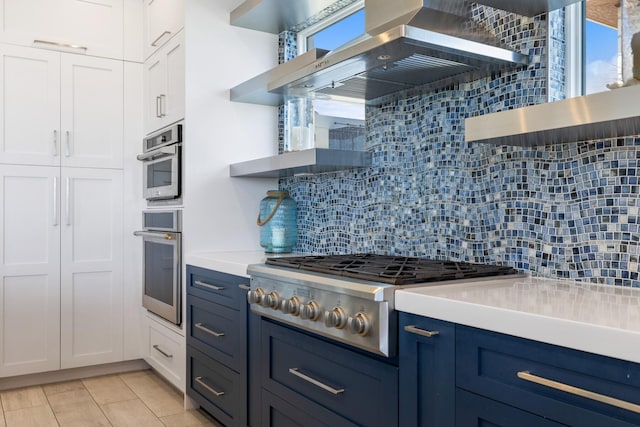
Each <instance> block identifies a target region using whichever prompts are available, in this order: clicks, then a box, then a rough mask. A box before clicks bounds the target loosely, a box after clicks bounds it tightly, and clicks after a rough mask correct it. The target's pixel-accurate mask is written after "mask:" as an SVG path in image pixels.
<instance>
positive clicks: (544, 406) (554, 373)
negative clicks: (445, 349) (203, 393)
mask: <svg viewBox="0 0 640 427" xmlns="http://www.w3.org/2000/svg"><path fill="white" fill-rule="evenodd" d="M549 381H551V382H549ZM456 385H457V386H458V387H460V388H463V389H466V390H468V391H471V392H473V393H477V394H479V395H483V396H486V397H488V398H490V399H494V400H497V401H500V402H504V403H506V404H508V405H511V406H514V407H517V408H520V409H523V410H525V411H528V412H531V413H534V414H539V415H543V416H544V417H546V418H549V419H552V420H555V421H558V422H560V423H562V424H567V425H575V426H581V427H590V426H593V427H602V426H607V427H631V426H636V427H637V426H638V425H640V414H639V413H637V412H633V411H631V410H628V409H622V408H619V407H616V406H615V405H612V404H609V403H603V402H601V401H598V397H597V396H594V395H591V396H590V397H583V396H580V395H579V394H580V391H579V390H576V389H581V390H586V391H589V392H592V393H596V394H598V395H601V396H607V397H611V398H614V399H618V400H619V401H621V402H622V401H624V402H629V403H632V404H635V405H640V365H638V364H636V363H631V362H625V361H622V360H618V359H612V358H608V357H603V356H598V355H594V354H591V353H585V352H581V351H576V350H571V349H567V348H563V347H558V346H553V345H549V344H544V343H540V342H535V341H530V340H525V339H521V338H516V337H512V336H508V335H503V334H498V333H494V332H488V331H482V330H478V329H473V328H468V327H462V326H459V327H457V329H456ZM564 385H567V386H571V387H574V388H572V389H566V390H564V391H563V390H561V389H558V388H562V387H564ZM639 408H640V407H639Z"/></svg>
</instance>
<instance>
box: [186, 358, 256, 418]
mask: <svg viewBox="0 0 640 427" xmlns="http://www.w3.org/2000/svg"><path fill="white" fill-rule="evenodd" d="M187 394H188V395H189V396H190V397H192V398H193V399H194V400H195V401H197V402H198V403H199V404H200V406H202V408H203V409H205V410H206V411H207V412H209V413H210V414H211V415H213V416H214V417H215V418H216V419H218V420H219V421H221V422H222V423H223V424H224V425H225V426H227V427H231V426H238V427H240V426H242V427H245V426H246V425H247V413H246V410H245V403H244V402H246V399H247V386H246V380H245V379H244V378H242V377H241V375H239V374H238V373H237V372H234V371H232V370H231V369H229V368H227V367H226V366H224V365H222V364H221V363H218V362H217V361H215V360H214V359H211V358H209V357H207V356H206V355H204V354H203V353H201V352H199V351H198V350H196V349H194V348H193V347H191V346H187Z"/></svg>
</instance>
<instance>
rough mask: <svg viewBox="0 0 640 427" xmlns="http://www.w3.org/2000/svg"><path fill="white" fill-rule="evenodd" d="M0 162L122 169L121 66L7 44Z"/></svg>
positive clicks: (0, 89) (0, 76)
mask: <svg viewBox="0 0 640 427" xmlns="http://www.w3.org/2000/svg"><path fill="white" fill-rule="evenodd" d="M0 61H1V64H0V82H1V83H2V85H1V86H0V112H1V113H2V114H0V131H1V133H0V163H11V164H30V165H63V166H83V167H97V168H122V164H123V159H122V150H123V142H122V141H123V109H124V101H123V91H122V88H123V64H122V61H117V60H112V59H104V58H95V57H89V56H83V55H73V54H66V53H58V52H51V51H46V50H42V49H34V48H27V47H20V46H9V45H0Z"/></svg>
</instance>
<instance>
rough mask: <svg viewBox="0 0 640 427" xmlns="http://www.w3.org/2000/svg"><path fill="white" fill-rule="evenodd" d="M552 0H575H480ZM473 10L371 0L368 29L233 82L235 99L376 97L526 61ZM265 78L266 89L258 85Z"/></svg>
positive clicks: (433, 2)
mask: <svg viewBox="0 0 640 427" xmlns="http://www.w3.org/2000/svg"><path fill="white" fill-rule="evenodd" d="M295 1H300V0H295ZM550 1H553V2H555V3H554V4H557V3H559V2H561V3H563V5H564V4H568V3H572V2H575V1H577V0H508V1H507V0H479V2H480V3H494V4H495V3H498V4H501V3H505V2H506V3H505V4H509V6H510V8H511V9H513V8H517V7H518V5H520V6H523V7H524V6H527V8H528V9H529V10H531V8H532V5H531V4H533V5H536V6H538V7H539V8H542V9H544V8H546V7H548V6H549V5H550V3H549V2H550ZM470 15H471V2H470V1H467V0H393V1H391V0H365V25H366V32H367V34H366V35H365V36H363V37H360V38H358V39H356V40H353V41H352V42H350V43H347V44H345V45H344V47H341V48H338V49H336V50H334V51H331V52H329V53H327V54H326V55H324V56H322V57H320V58H317V59H315V58H311V60H310V61H309V60H306V61H305V60H303V58H297V59H299V61H298V63H299V64H300V66H299V67H292V66H291V65H292V64H289V66H288V67H287V66H285V65H287V64H286V63H285V64H281V65H280V66H278V67H276V68H274V69H272V70H270V71H268V72H267V73H264V74H263V75H262V76H258V77H256V78H255V79H252V80H255V81H249V82H246V83H243V84H242V85H239V86H236V87H235V88H233V89H232V91H231V99H232V100H234V101H242V102H255V103H260V104H268V105H277V102H281V101H282V99H284V96H319V97H328V98H332V97H335V98H351V99H359V100H365V101H370V100H373V99H376V98H379V97H381V96H385V95H389V94H392V93H395V92H399V91H401V90H405V89H409V88H412V87H416V86H421V85H424V84H428V83H434V82H437V81H440V80H443V79H447V80H446V81H447V82H452V81H453V82H462V81H469V80H472V79H475V78H479V77H480V76H484V75H488V74H490V73H491V72H495V71H501V70H504V69H512V68H516V67H522V66H526V65H528V63H529V59H528V57H527V56H526V55H524V54H521V53H519V52H514V51H513V50H511V49H510V48H508V47H507V46H505V45H504V44H503V43H501V42H500V41H499V40H498V39H497V38H496V37H495V35H493V34H491V33H490V32H488V31H487V30H486V29H484V28H482V27H481V26H480V25H479V24H478V23H477V22H475V21H474V20H473V19H471V18H470ZM316 54H317V53H316ZM265 80H267V81H268V83H267V91H266V92H268V94H267V93H265V92H264V90H262V91H256V88H257V87H258V86H259V84H258V81H260V82H262V83H260V84H261V85H264V81H265Z"/></svg>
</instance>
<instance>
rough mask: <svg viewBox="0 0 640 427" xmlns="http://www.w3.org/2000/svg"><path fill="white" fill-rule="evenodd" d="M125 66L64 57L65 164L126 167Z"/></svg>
mask: <svg viewBox="0 0 640 427" xmlns="http://www.w3.org/2000/svg"><path fill="white" fill-rule="evenodd" d="M123 72H124V71H123V64H122V62H121V61H114V60H110V59H103V58H92V57H86V56H79V55H68V54H65V55H63V56H62V82H61V88H62V90H61V98H62V101H61V106H62V107H61V112H62V114H61V117H62V123H61V135H60V137H61V139H62V150H61V151H62V155H61V158H62V165H63V166H82V167H95V168H122V161H123V159H122V149H123V147H122V140H123V124H122V121H123V108H124V107H123V105H124V104H123V102H124V101H123V92H122V88H123Z"/></svg>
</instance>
